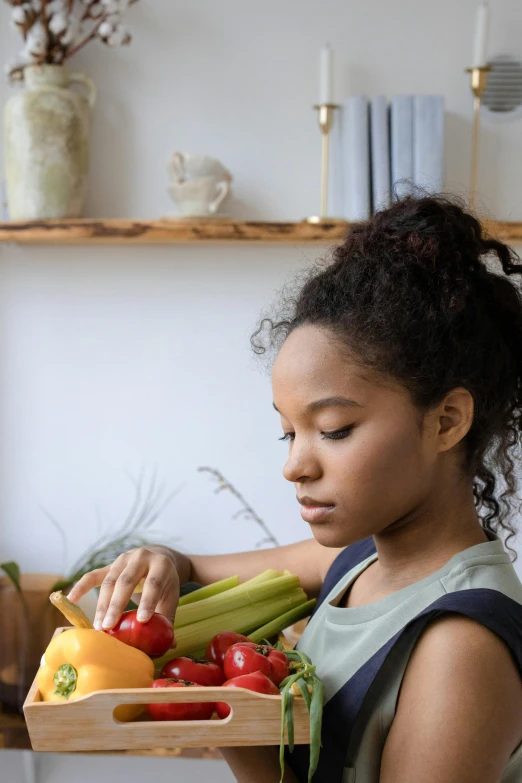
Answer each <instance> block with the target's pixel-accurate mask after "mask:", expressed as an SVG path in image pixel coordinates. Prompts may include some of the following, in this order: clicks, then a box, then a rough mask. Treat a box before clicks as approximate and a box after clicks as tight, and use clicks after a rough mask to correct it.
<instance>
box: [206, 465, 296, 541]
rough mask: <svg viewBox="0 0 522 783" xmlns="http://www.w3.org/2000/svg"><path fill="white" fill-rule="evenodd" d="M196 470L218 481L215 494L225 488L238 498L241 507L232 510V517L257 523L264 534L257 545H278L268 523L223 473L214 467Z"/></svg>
mask: <svg viewBox="0 0 522 783" xmlns="http://www.w3.org/2000/svg"><path fill="white" fill-rule="evenodd" d="M198 471H200V472H206V473H210V474H211V475H212V476H213V477H214V478H215V479H216V481H217V482H218V486H217V489H215V490H214V492H215V494H216V495H217V494H218V493H219V492H223V490H227V491H228V492H231V493H232V495H234V497H235V498H237V499H238V500H239V502H240V503H241V506H242V508H240V509H239V510H238V511H236V512H234V514H233V517H232V518H233V519H238V518H239V517H240V516H243V517H244V518H245V519H251V520H252V521H253V522H255V523H256V525H259V527H260V528H261V530H262V531H263V533H264V534H265V537H264V538H263V539H262V540H261V541H259V542H258V543H257V545H256V546H257V547H260V546H263V544H267V543H270V544H272V545H273V546H280V543H279V541H278V540H277V538H276V537H275V536H274V534H273V533H272V531H271V530H270V528H269V527H268V525H267V524H266V523H265V522H263V520H262V519H261V517H260V516H258V515H257V514H256V512H255V511H254V509H253V508H252V506H251V505H250V504H249V503H247V501H246V500H245V498H244V497H243V495H242V494H241V493H240V492H239V491H238V490H237V489H236V488H235V487H234V485H233V484H232V483H231V482H230V481H228V480H227V479H226V478H225V477H224V476H223V474H222V473H221V472H220V471H219V470H216V468H204V467H202V468H198Z"/></svg>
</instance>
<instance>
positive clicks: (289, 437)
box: [278, 425, 353, 440]
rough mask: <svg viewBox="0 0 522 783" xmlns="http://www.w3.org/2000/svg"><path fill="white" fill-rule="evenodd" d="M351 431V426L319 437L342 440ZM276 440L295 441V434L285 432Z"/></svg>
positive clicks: (323, 433)
mask: <svg viewBox="0 0 522 783" xmlns="http://www.w3.org/2000/svg"><path fill="white" fill-rule="evenodd" d="M352 430H353V425H351V426H350V427H343V429H342V430H334V431H333V432H321V437H322V438H324V439H325V440H342V439H343V438H346V437H347V436H348V435H349V434H350V432H351V431H352ZM278 440H295V432H286V433H285V434H284V435H283V436H282V437H281V438H278Z"/></svg>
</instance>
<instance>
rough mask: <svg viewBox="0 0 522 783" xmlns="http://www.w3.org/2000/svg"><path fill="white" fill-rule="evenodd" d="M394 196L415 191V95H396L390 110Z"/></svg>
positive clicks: (401, 195)
mask: <svg viewBox="0 0 522 783" xmlns="http://www.w3.org/2000/svg"><path fill="white" fill-rule="evenodd" d="M390 133H391V179H392V194H393V195H394V196H395V197H397V198H402V197H403V196H406V195H408V194H409V193H411V192H412V191H413V95H394V96H393V98H392V100H391V108H390Z"/></svg>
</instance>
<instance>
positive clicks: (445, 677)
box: [381, 614, 522, 783]
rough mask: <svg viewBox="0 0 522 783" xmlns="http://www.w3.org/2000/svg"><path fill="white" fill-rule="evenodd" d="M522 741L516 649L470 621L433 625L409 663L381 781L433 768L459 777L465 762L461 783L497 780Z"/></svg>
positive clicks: (441, 620) (452, 618)
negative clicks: (463, 782) (458, 769)
mask: <svg viewBox="0 0 522 783" xmlns="http://www.w3.org/2000/svg"><path fill="white" fill-rule="evenodd" d="M521 741H522V678H521V672H520V670H519V668H518V665H517V663H515V660H514V658H513V656H512V651H511V650H510V648H509V647H508V646H507V645H506V644H505V643H504V641H503V640H502V639H501V638H500V637H499V636H498V635H497V634H496V633H494V632H493V631H492V630H490V629H489V628H488V627H486V626H485V625H483V624H482V623H480V622H478V621H476V620H474V619H472V618H470V617H466V616H462V615H459V614H451V615H448V614H445V615H443V616H441V617H438V618H436V619H434V620H433V621H432V622H430V623H429V624H428V625H427V627H426V628H425V629H424V632H423V633H422V634H421V636H420V637H419V639H418V641H417V643H416V645H415V647H414V649H413V651H412V653H411V655H410V657H409V660H408V665H407V667H406V671H405V673H404V677H403V679H402V684H401V688H400V692H399V698H398V703H397V709H396V713H395V717H394V720H393V723H392V727H391V730H390V732H389V735H388V738H387V741H386V745H385V748H384V751H383V767H382V777H381V780H383V781H384V783H386V781H388V780H390V781H391V780H397V779H399V778H400V780H401V781H405V782H406V783H408V781H410V780H411V781H413V780H416V779H419V778H422V777H423V772H426V770H428V769H431V770H432V771H433V772H434V774H436V775H438V779H440V780H442V779H448V780H449V779H453V777H452V775H453V776H454V775H455V773H456V770H457V767H458V765H459V764H462V760H463V759H464V760H465V766H466V767H468V769H467V770H461V777H460V778H459V779H460V780H462V781H466V780H476V779H479V777H480V778H481V779H483V780H488V781H489V780H499V779H500V777H501V775H502V771H503V770H504V768H505V766H506V764H507V762H508V760H509V756H510V754H511V753H512V752H513V751H514V749H515V747H516V746H517V745H518V744H519V743H520V742H521ZM421 747H422V754H417V751H418V749H419V748H421ZM463 751H464V752H463ZM417 756H418V757H417ZM435 771H436V773H435ZM478 771H480V773H481V774H480V775H479V774H478ZM415 776H417V777H415ZM430 779H431V778H430ZM433 779H434V780H435V777H434V778H433Z"/></svg>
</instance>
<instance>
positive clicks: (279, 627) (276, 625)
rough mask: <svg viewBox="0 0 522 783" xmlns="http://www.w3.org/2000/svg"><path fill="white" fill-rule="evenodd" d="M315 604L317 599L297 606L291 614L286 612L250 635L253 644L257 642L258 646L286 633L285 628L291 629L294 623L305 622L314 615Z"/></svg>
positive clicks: (291, 610)
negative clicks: (264, 640) (261, 642)
mask: <svg viewBox="0 0 522 783" xmlns="http://www.w3.org/2000/svg"><path fill="white" fill-rule="evenodd" d="M315 604H316V600H315V598H312V600H311V601H307V602H306V603H305V604H300V605H299V606H296V607H295V609H290V611H289V612H285V614H282V615H281V616H280V617H276V619H275V620H271V621H270V622H268V623H267V624H266V625H263V626H261V628H258V630H257V631H254V632H253V633H250V634H248V638H249V639H250V641H251V642H255V643H256V644H258V643H259V642H260V641H261V639H270V637H272V636H275V635H276V634H278V633H281V631H284V630H285V628H289V627H290V626H291V625H293V624H294V623H298V622H299V620H304V618H305V617H308V616H309V615H310V614H311V613H312V609H313V608H314V606H315Z"/></svg>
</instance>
